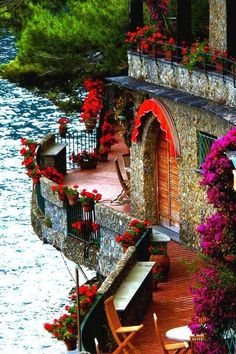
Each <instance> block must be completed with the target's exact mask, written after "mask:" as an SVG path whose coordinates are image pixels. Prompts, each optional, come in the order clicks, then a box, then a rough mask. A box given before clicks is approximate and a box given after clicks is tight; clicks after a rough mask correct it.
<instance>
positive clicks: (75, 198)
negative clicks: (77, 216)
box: [67, 194, 79, 206]
mask: <svg viewBox="0 0 236 354" xmlns="http://www.w3.org/2000/svg"><path fill="white" fill-rule="evenodd" d="M78 197H79V195H78V194H72V195H68V196H67V199H68V203H69V205H70V206H75V205H78Z"/></svg>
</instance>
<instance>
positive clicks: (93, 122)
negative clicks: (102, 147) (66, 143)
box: [85, 118, 97, 133]
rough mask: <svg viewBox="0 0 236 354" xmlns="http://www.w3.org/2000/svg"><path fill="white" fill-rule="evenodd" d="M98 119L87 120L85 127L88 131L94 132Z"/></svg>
mask: <svg viewBox="0 0 236 354" xmlns="http://www.w3.org/2000/svg"><path fill="white" fill-rule="evenodd" d="M96 123H97V119H96V118H90V119H88V120H87V121H86V122H85V128H86V130H87V132H88V133H92V132H93V129H94V128H95V127H96Z"/></svg>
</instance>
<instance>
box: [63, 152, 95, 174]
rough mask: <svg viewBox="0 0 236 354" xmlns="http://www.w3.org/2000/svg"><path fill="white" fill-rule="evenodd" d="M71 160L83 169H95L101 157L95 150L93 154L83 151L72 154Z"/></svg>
mask: <svg viewBox="0 0 236 354" xmlns="http://www.w3.org/2000/svg"><path fill="white" fill-rule="evenodd" d="M69 159H70V160H71V161H72V162H73V163H76V164H78V165H79V167H80V168H81V169H83V170H84V169H93V168H96V167H97V163H98V159H99V156H98V154H97V153H96V151H95V150H94V151H93V152H88V151H86V150H83V151H81V152H78V153H77V154H75V153H74V152H72V154H71V155H70V157H69Z"/></svg>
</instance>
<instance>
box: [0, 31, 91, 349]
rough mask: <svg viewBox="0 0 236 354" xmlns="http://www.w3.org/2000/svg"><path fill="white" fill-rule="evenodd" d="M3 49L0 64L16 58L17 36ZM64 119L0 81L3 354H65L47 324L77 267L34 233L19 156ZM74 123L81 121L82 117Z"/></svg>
mask: <svg viewBox="0 0 236 354" xmlns="http://www.w3.org/2000/svg"><path fill="white" fill-rule="evenodd" d="M0 48H1V53H0V62H1V63H3V62H8V61H9V60H10V59H12V58H14V56H15V48H14V38H13V37H11V36H6V37H0ZM60 116H62V112H60V111H59V110H58V109H57V108H56V107H55V106H54V105H53V104H52V103H51V102H50V101H48V100H47V99H45V98H42V97H39V96H37V95H34V94H33V93H31V92H29V91H28V90H27V89H25V88H21V87H19V86H17V85H16V84H13V83H10V82H9V81H8V80H3V79H0V154H1V155H0V156H1V159H0V186H1V189H0V353H1V354H3V353H4V354H8V353H14V354H23V353H26V354H28V353H40V354H52V353H53V354H55V353H57V354H60V353H65V352H66V351H65V345H64V343H62V342H60V341H57V340H56V339H52V338H51V336H50V334H49V333H48V332H46V330H44V328H43V324H44V323H45V322H47V321H51V320H52V319H54V318H57V317H58V316H59V315H60V314H61V313H62V312H63V307H64V305H65V304H67V303H68V293H69V291H70V290H71V288H72V287H73V286H74V285H75V284H74V281H73V279H72V277H71V275H70V272H71V274H72V276H74V273H75V264H74V263H73V262H70V261H68V260H66V264H67V266H68V268H69V270H70V272H69V271H68V269H67V267H66V265H65V263H64V261H63V259H62V256H61V254H60V253H59V252H58V251H56V250H55V249H54V248H53V247H52V246H50V245H44V244H43V243H42V242H41V241H40V240H39V239H38V237H37V236H36V235H35V234H34V232H33V230H32V227H31V221H30V198H31V189H32V185H31V180H30V179H29V178H28V177H27V176H26V174H25V170H24V168H23V167H22V166H21V161H22V157H21V156H20V154H19V150H20V148H21V145H20V138H21V137H29V138H33V139H35V140H40V138H41V137H42V136H44V135H46V134H48V133H50V132H54V131H55V130H56V129H57V127H58V124H57V119H58V117H60ZM63 116H65V115H64V114H63ZM71 119H72V121H73V120H74V122H75V123H76V122H77V117H71ZM88 275H90V276H91V272H89V271H88ZM82 281H83V279H81V282H82Z"/></svg>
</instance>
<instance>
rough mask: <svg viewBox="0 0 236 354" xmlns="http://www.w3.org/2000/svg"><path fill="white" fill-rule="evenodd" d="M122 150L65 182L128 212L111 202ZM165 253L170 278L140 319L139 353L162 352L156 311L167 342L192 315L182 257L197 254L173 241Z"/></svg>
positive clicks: (188, 279)
mask: <svg viewBox="0 0 236 354" xmlns="http://www.w3.org/2000/svg"><path fill="white" fill-rule="evenodd" d="M122 153H127V148H125V146H124V144H123V143H122V142H121V143H119V144H116V145H114V146H113V147H112V151H111V153H110V154H109V160H108V162H103V163H99V165H98V167H97V169H96V170H79V169H76V170H73V171H70V172H69V173H68V174H67V176H66V181H65V184H71V185H73V184H75V183H76V184H78V185H79V187H80V188H87V189H88V190H92V189H97V190H98V191H99V192H100V193H101V194H102V195H103V199H102V203H105V204H107V205H108V206H109V207H112V208H115V209H117V210H120V211H123V212H125V213H129V212H130V205H129V204H128V203H125V204H123V205H113V204H110V202H111V201H112V200H114V199H115V198H116V197H117V196H118V195H119V193H120V192H121V189H122V188H121V186H120V184H119V181H118V178H117V175H116V171H115V165H114V158H115V157H116V156H120V155H121V154H122ZM168 254H169V256H170V259H171V269H170V274H169V280H168V281H167V282H166V283H160V284H159V285H158V289H157V290H156V291H155V292H154V293H153V302H152V304H151V305H150V306H149V309H148V311H147V313H146V315H145V317H144V320H143V323H144V328H143V329H142V330H141V332H139V334H138V335H137V336H136V337H135V339H134V340H133V343H134V344H135V345H136V347H137V348H138V349H139V350H140V351H141V353H142V354H154V353H155V354H159V353H160V354H161V353H162V350H161V347H160V343H159V342H158V340H157V337H156V334H155V330H154V323H153V312H156V314H157V316H158V318H159V322H160V325H161V328H162V331H163V337H164V340H165V342H166V343H171V341H170V340H168V339H167V338H166V337H165V332H166V331H167V330H168V329H170V328H173V327H178V326H183V325H187V324H188V323H189V321H190V319H191V316H192V314H193V304H192V299H191V293H190V290H189V287H190V286H191V284H192V282H193V280H192V275H191V274H190V273H189V272H188V267H187V266H186V265H185V262H184V260H187V261H188V260H189V261H192V260H193V259H194V258H195V257H196V253H195V252H193V251H191V250H188V249H186V248H185V247H183V246H182V245H180V244H179V243H177V242H175V241H171V242H169V244H168Z"/></svg>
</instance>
